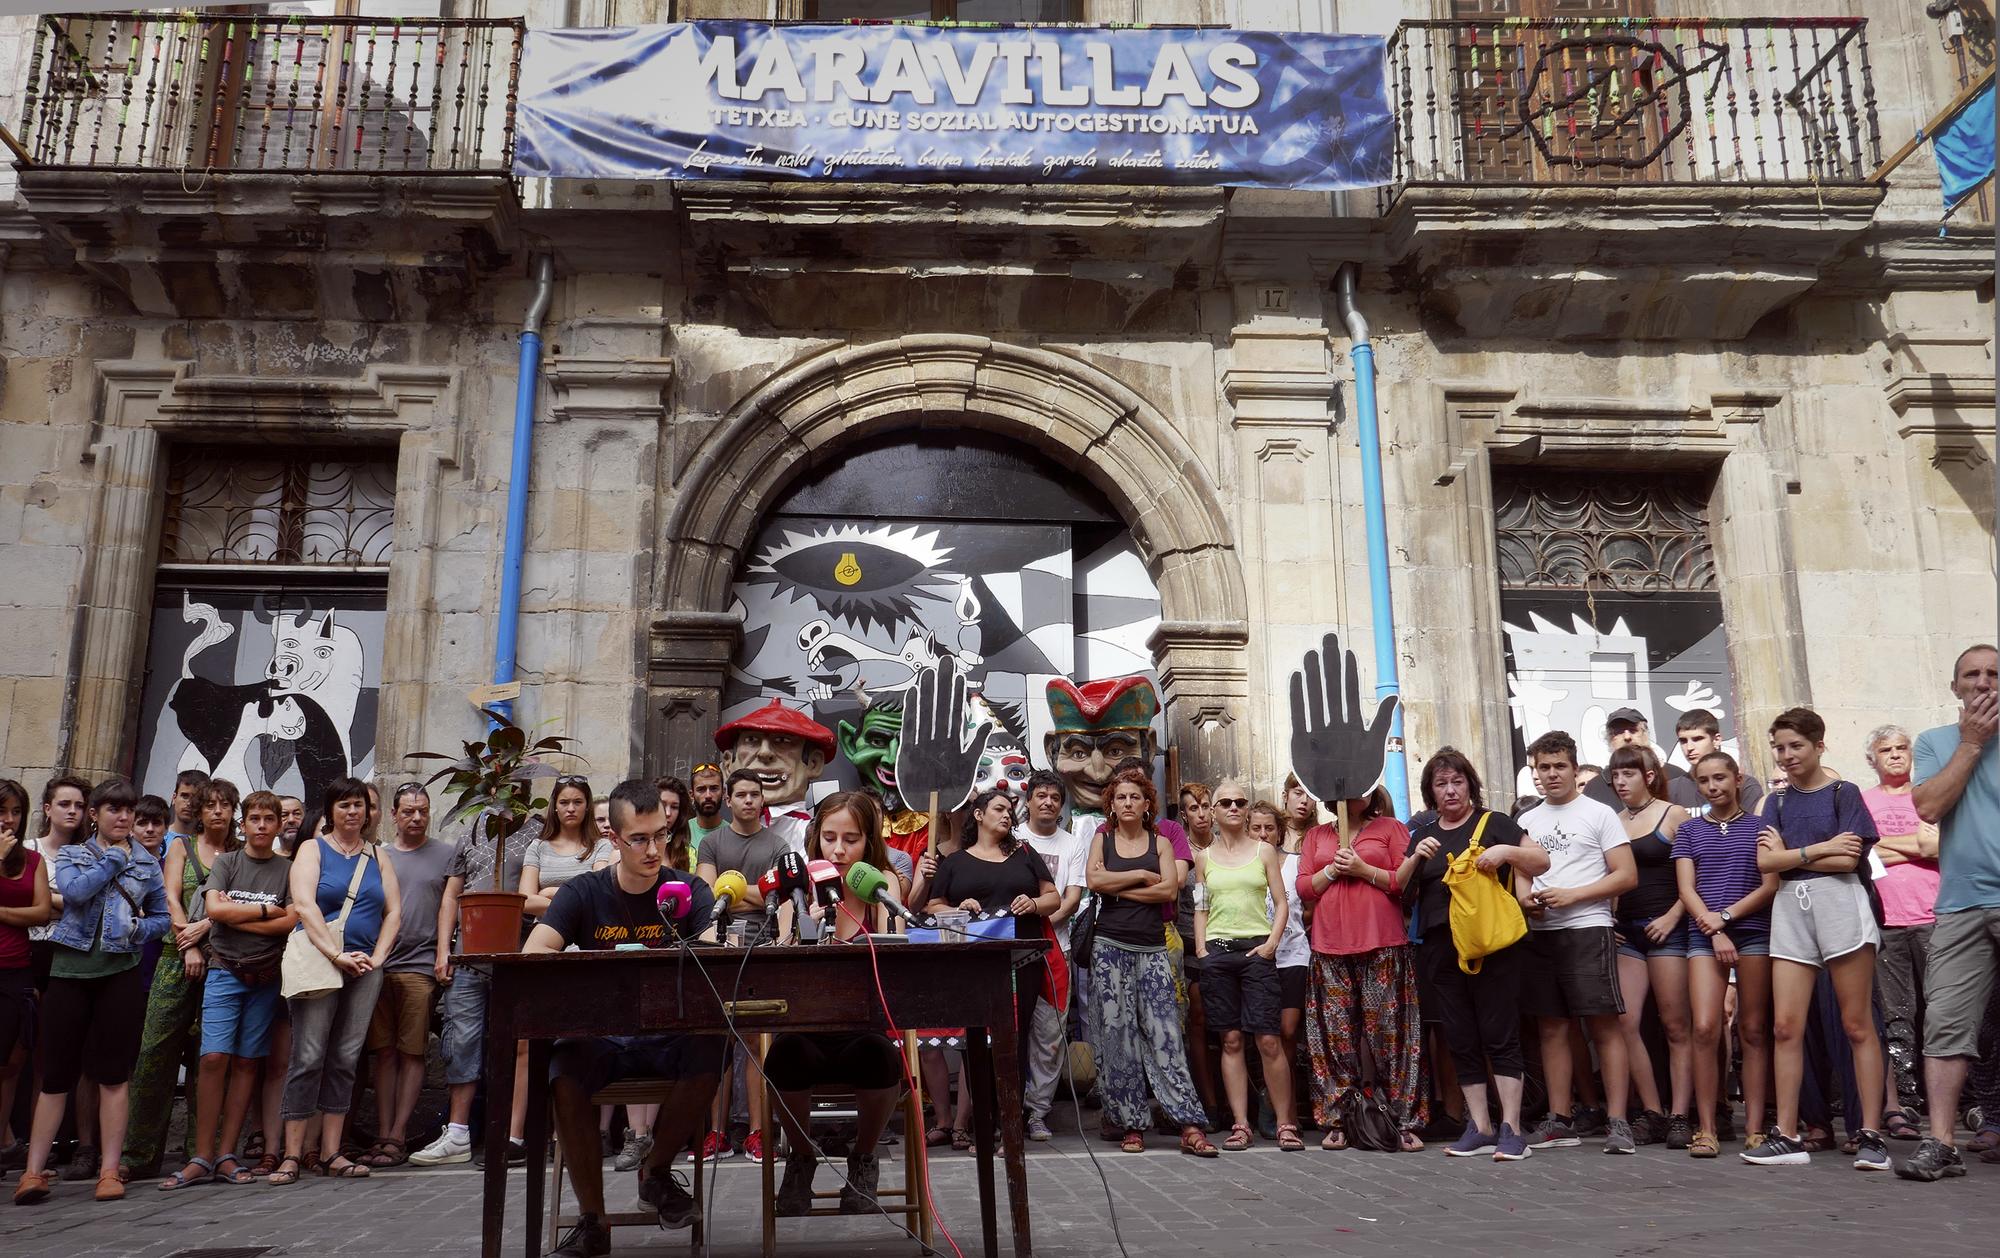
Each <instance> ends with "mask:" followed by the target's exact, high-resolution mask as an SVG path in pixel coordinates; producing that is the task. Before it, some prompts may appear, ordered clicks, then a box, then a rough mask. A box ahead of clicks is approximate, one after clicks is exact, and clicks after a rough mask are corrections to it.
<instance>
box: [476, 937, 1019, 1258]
mask: <svg viewBox="0 0 2000 1258" xmlns="http://www.w3.org/2000/svg"><path fill="white" fill-rule="evenodd" d="M1047 947H1048V943H1047V941H1045V940H1039V939H1034V940H1004V941H1001V940H992V941H980V942H976V943H897V944H883V945H880V946H878V947H876V948H874V949H872V950H871V949H869V948H865V947H857V946H853V945H844V946H840V947H826V948H818V947H801V946H788V947H774V946H770V945H765V946H762V947H757V948H752V949H748V950H746V949H743V948H728V947H718V946H715V945H703V944H696V945H694V946H692V947H691V948H686V949H681V948H675V949H664V948H663V949H654V950H647V951H630V952H551V953H483V954H473V955H468V956H464V957H461V958H459V963H460V964H462V965H468V966H471V967H473V968H475V969H479V970H483V971H485V972H486V973H487V974H489V975H490V976H491V977H492V980H493V981H492V986H491V989H490V991H491V995H490V997H489V1001H488V1005H487V1010H486V1067H485V1070H486V1171H485V1174H486V1179H485V1200H484V1212H483V1217H482V1221H481V1225H480V1253H481V1254H482V1255H483V1258H500V1237H501V1229H502V1226H503V1223H504V1221H505V1218H506V1209H507V1128H508V1120H509V1116H510V1112H511V1106H512V1104H513V1099H514V1044H515V1041H517V1040H526V1041H528V1072H527V1073H528V1125H527V1131H526V1133H525V1135H526V1143H527V1150H526V1152H527V1171H528V1175H527V1211H528V1244H527V1253H528V1258H539V1255H540V1254H541V1236H542V1193H543V1187H544V1185H543V1179H544V1176H545V1174H546V1170H545V1167H544V1159H545V1157H546V1154H547V1148H548V1139H549V1107H548V1099H547V1090H548V1062H549V1051H550V1044H551V1041H553V1040H555V1039H557V1038H568V1037H579V1036H594V1035H640V1034H646V1033H649V1032H651V1033H662V1032H670V1031H682V1032H696V1033H703V1032H714V1033H717V1034H726V1033H727V1028H728V1026H729V1017H730V1016H732V1015H733V1017H734V1020H735V1025H736V1028H737V1030H738V1031H739V1032H741V1033H742V1034H743V1035H744V1036H745V1037H746V1038H747V1037H749V1036H752V1035H756V1034H759V1033H764V1032H782V1031H882V1032H885V1033H886V1032H887V1031H888V1029H889V1020H888V1019H886V1018H884V1016H883V1012H882V998H881V996H880V995H878V994H877V988H876V965H875V963H876V962H879V963H880V966H881V990H882V991H883V992H885V993H887V996H888V1001H889V1009H890V1011H891V1012H892V1013H893V1014H894V1021H895V1026H896V1028H897V1029H899V1030H910V1029H914V1028H924V1027H946V1026H950V1027H957V1026H962V1027H965V1028H966V1029H967V1031H968V1032H978V1031H981V1030H985V1031H989V1032H990V1033H989V1034H985V1035H981V1034H976V1033H969V1034H968V1035H967V1036H966V1052H967V1061H966V1068H967V1070H968V1071H969V1072H970V1078H971V1081H972V1104H973V1129H974V1132H975V1140H976V1148H977V1151H978V1163H979V1166H978V1169H979V1224H980V1230H981V1234H982V1237H983V1239H984V1240H985V1243H986V1255H987V1258H997V1253H998V1248H999V1232H998V1220H997V1217H996V1212H995V1208H994V1198H993V1130H994V1127H995V1126H996V1125H997V1126H998V1128H999V1131H1000V1143H1001V1146H1002V1151H1003V1160H1004V1162H1005V1165H1006V1169H1007V1200H1008V1205H1009V1207H1010V1208H1011V1210H1012V1217H1013V1229H1014V1253H1015V1255H1016V1258H1030V1255H1032V1254H1033V1253H1034V1246H1033V1243H1032V1241H1031V1239H1030V1237H1029V1232H1028V1164H1027V1151H1026V1148H1025V1146H1024V1144H1023V1143H1022V1141H1023V1135H1022V1130H1021V1062H1020V1060H1019V1057H1020V1054H1019V1050H1018V1048H1017V1046H1016V1043H1015V1034H1014V1030H1015V1028H1014V979H1015V974H1016V968H1015V960H1016V958H1017V957H1019V956H1020V955H1021V954H1022V953H1023V952H1040V951H1042V950H1044V949H1046V948H1047ZM871 953H872V957H871ZM1037 973H1038V971H1037V970H1035V969H1032V968H1031V969H1028V970H1025V971H1022V972H1021V974H1022V977H1023V978H1024V979H1026V980H1029V981H1032V980H1033V979H1034V978H1035V977H1036V976H1037ZM704 975H705V976H706V977H704ZM711 985H712V986H711ZM941 1103H944V1104H948V1103H949V1102H948V1099H947V1100H941ZM996 1116H997V1119H998V1122H997V1124H996V1122H995V1121H994V1120H995V1118H996ZM596 1152H597V1151H596V1150H594V1149H593V1150H588V1151H587V1152H586V1156H590V1155H594V1154H595V1153H596Z"/></svg>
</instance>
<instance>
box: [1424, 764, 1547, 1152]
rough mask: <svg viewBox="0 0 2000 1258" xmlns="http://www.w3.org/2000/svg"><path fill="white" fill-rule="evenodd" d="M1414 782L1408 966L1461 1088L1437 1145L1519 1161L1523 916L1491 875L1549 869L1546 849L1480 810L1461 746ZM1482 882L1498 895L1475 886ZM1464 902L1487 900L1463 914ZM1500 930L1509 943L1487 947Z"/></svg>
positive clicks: (1523, 1143)
mask: <svg viewBox="0 0 2000 1258" xmlns="http://www.w3.org/2000/svg"><path fill="white" fill-rule="evenodd" d="M1421 784H1422V789H1423V796H1424V804H1425V805H1426V806H1427V807H1429V808H1432V809H1434V810H1435V811H1436V812H1437V818H1436V819H1435V820H1433V821H1429V822H1426V823H1425V824H1423V825H1421V826H1418V827H1417V829H1416V831H1415V833H1413V834H1412V835H1411V837H1412V839H1414V840H1415V846H1414V847H1413V848H1412V849H1411V855H1412V856H1414V857H1416V858H1417V867H1416V871H1415V873H1414V874H1412V875H1411V878H1410V881H1409V888H1408V894H1409V895H1410V896H1411V897H1412V898H1414V900H1415V901H1416V912H1417V926H1418V929H1419V931H1420V932H1421V938H1420V941H1419V942H1418V945H1417V974H1418V981H1419V984H1420V990H1421V992H1422V1000H1423V1005H1424V1009H1425V1011H1426V1012H1427V1013H1429V1014H1430V1015H1431V1016H1433V1017H1435V1018H1436V1019H1437V1020H1438V1021H1439V1022H1440V1023H1442V1024H1443V1027H1444V1039H1445V1045H1446V1047H1447V1048H1449V1050H1450V1052H1451V1061H1452V1067H1453V1069H1454V1070H1455V1071H1456V1072H1457V1074H1458V1087H1459V1091H1461V1092H1463V1093H1464V1094H1465V1112H1466V1125H1465V1133H1464V1134H1463V1135H1461V1136H1460V1137H1459V1138H1458V1140H1457V1142H1456V1143H1454V1144H1453V1145H1451V1147H1449V1148H1447V1149H1446V1150H1445V1152H1446V1153H1447V1154H1448V1155H1450V1156H1451V1157H1457V1158H1469V1157H1478V1156H1480V1155H1482V1154H1485V1155H1489V1156H1491V1157H1492V1159H1493V1160H1494V1161H1496V1162H1518V1161H1520V1160H1521V1159H1523V1158H1525V1157H1527V1156H1528V1154H1529V1149H1528V1142H1527V1137H1526V1135H1525V1134H1524V1133H1523V1131H1522V1129H1521V1079H1522V1074H1523V1070H1524V1060H1523V1057H1522V1054H1521V1004H1520V988H1521V966H1522V964H1523V962H1524V959H1525V953H1524V950H1523V949H1522V948H1520V947H1519V946H1518V944H1519V940H1520V939H1521V938H1522V937H1523V936H1524V935H1525V934H1526V927H1527V923H1526V922H1525V921H1524V920H1523V919H1522V918H1521V911H1520V907H1519V905H1518V904H1516V903H1515V902H1514V899H1513V896H1512V895H1511V894H1508V893H1507V892H1506V890H1505V886H1504V884H1503V883H1502V882H1501V881H1500V879H1501V878H1502V877H1503V876H1507V877H1512V878H1533V877H1534V876H1535V875H1536V874H1539V873H1542V872H1543V871H1545V870H1546V869H1548V867H1549V856H1548V853H1547V852H1545V851H1543V850H1542V849H1541V848H1540V847H1539V846H1537V845H1536V844H1533V843H1523V842H1521V837H1522V835H1521V828H1520V827H1519V826H1517V825H1515V824H1514V821H1513V819H1512V818H1510V817H1508V816H1507V815H1506V814H1504V813H1497V812H1492V811H1490V810H1488V809H1487V808H1486V806H1485V797H1484V794H1483V790H1482V788H1481V785H1480V781H1479V771H1478V770H1477V769H1475V768H1473V767H1472V761H1470V760H1469V759H1467V758H1466V757H1465V755H1464V753H1462V752H1460V751H1457V750H1455V749H1454V748H1451V747H1445V748H1441V749H1440V750H1439V751H1438V753H1437V754H1436V755H1434V756H1432V757H1431V758H1430V760H1429V761H1427V762H1426V763H1425V764H1424V771H1423V777H1422V781H1421ZM1480 879H1484V880H1486V881H1485V883H1481V882H1480V881H1479V880H1480ZM1452 883H1455V884H1457V885H1456V886H1453V885H1450V884H1452ZM1486 884H1490V887H1488V886H1487V885H1486ZM1486 890H1490V891H1497V892H1499V893H1500V894H1499V895H1497V896H1496V895H1487V896H1484V897H1481V896H1479V895H1478V894H1477V893H1478V892H1480V891H1486ZM1470 905H1485V906H1487V907H1485V908H1484V909H1483V910H1481V911H1477V912H1472V913H1468V912H1467V911H1466V908H1467V907H1469V906H1470ZM1510 907H1511V908H1512V910H1513V913H1512V918H1511V923H1512V927H1513V929H1511V931H1510V928H1509V921H1508V920H1503V919H1502V911H1503V910H1504V909H1506V908H1510ZM1509 933H1511V934H1512V935H1513V939H1514V941H1515V942H1514V943H1512V944H1509V945H1507V946H1505V947H1500V948H1498V949H1497V950H1491V951H1489V949H1491V948H1492V947H1493V945H1494V944H1496V943H1498V942H1499V941H1500V940H1502V939H1505V938H1506V937H1507V935H1508V934H1509ZM1455 936H1465V938H1464V939H1463V940H1461V939H1458V938H1456V937H1455ZM1468 954H1470V955H1468ZM1489 1061H1490V1062H1491V1063H1492V1073H1493V1087H1494V1089H1495V1090H1496V1091H1497V1092H1498V1093H1499V1094H1500V1123H1499V1126H1498V1127H1497V1128H1496V1127H1495V1126H1494V1123H1493V1117H1492V1112H1491V1110H1489V1109H1488V1108H1487V1098H1486V1083H1487V1063H1488V1062H1489Z"/></svg>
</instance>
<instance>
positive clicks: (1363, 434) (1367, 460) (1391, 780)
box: [1334, 262, 1410, 820]
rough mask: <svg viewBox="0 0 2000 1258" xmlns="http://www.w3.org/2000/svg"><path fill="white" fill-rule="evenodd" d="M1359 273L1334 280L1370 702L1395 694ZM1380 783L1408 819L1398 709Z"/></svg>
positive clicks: (1371, 364) (1370, 367)
mask: <svg viewBox="0 0 2000 1258" xmlns="http://www.w3.org/2000/svg"><path fill="white" fill-rule="evenodd" d="M1360 271H1361V268H1360V267H1358V266H1356V265H1355V264H1354V263H1352V262H1349V263H1345V264H1343V265H1342V266H1341V268H1340V271H1339V273H1338V274H1337V275H1336V277H1335V279H1334V291H1335V293H1336V294H1337V295H1338V297H1339V299H1340V317H1341V320H1342V321H1343V322H1345V323H1346V324H1347V335H1348V337H1349V338H1350V339H1352V340H1353V342H1354V348H1353V350H1352V351H1351V352H1352V354H1353V357H1354V411H1355V415H1356V417H1357V418H1358V419H1359V421H1360V428H1359V430H1358V431H1357V432H1356V434H1355V437H1356V439H1357V441H1358V442H1359V443H1360V446H1361V507H1362V511H1363V513H1364V514H1365V515H1366V516H1367V517H1368V601H1369V610H1370V614H1371V617H1372V619H1373V621H1374V625H1375V699H1376V702H1378V703H1379V702H1381V700H1382V699H1383V698H1384V697H1385V696H1387V695H1394V694H1399V693H1400V691H1401V687H1400V686H1399V685H1398V684H1397V680H1396V612H1395V608H1394V607H1393V606H1392V605H1391V604H1390V601H1389V520H1388V513H1387V511H1386V510H1385V508H1384V507H1383V505H1382V436H1381V430H1380V426H1379V425H1378V424H1377V423H1376V419H1375V347H1374V346H1372V345H1370V344H1369V343H1368V320H1367V319H1365V318H1363V317H1362V315H1361V311H1360V310H1359V309H1358V308H1356V306H1355V304H1354V290H1355V285H1356V281H1357V279H1358V278H1359V276H1360ZM1382 782H1383V785H1385V786H1387V787H1388V788H1389V798H1390V799H1392V800H1394V801H1395V804H1396V815H1397V816H1398V817H1401V818H1403V819H1405V820H1408V819H1409V816H1410V769H1409V765H1408V764H1407V763H1406V762H1405V761H1404V759H1403V705H1402V704H1401V703H1398V704H1397V705H1396V710H1395V715H1394V716H1393V717H1391V718H1390V721H1389V754H1388V756H1387V757H1386V758H1385V759H1384V761H1383V765H1382Z"/></svg>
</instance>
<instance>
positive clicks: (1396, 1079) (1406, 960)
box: [1306, 945, 1424, 1131]
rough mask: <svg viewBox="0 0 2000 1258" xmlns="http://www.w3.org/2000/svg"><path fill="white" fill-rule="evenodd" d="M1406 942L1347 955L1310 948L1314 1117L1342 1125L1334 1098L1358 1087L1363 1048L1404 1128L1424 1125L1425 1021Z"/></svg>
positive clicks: (1323, 1124)
mask: <svg viewBox="0 0 2000 1258" xmlns="http://www.w3.org/2000/svg"><path fill="white" fill-rule="evenodd" d="M1410 952H1411V949H1410V948H1409V947H1408V946H1407V945H1397V946H1394V947H1389V948H1377V949H1375V950H1374V951H1373V952H1358V953H1354V954H1352V955H1348V956H1333V955H1330V954H1327V953H1324V952H1315V953H1313V960H1312V990H1311V994H1310V995H1309V996H1308V997H1307V999H1306V1048H1307V1050H1308V1051H1309V1052H1310V1053H1311V1055H1312V1073H1313V1098H1312V1104H1313V1121H1314V1122H1315V1123H1317V1124H1318V1125H1319V1126H1321V1127H1324V1128H1326V1129H1328V1130H1334V1129H1337V1128H1338V1127H1339V1126H1340V1100H1341V1098H1342V1097H1343V1096H1345V1095H1346V1094H1347V1092H1348V1090H1349V1089H1351V1088H1356V1087H1359V1086H1360V1085H1361V1046H1362V1043H1363V1041H1364V1040H1365V1041H1366V1043H1367V1045H1368V1051H1369V1054H1370V1055H1371V1056H1372V1057H1373V1058H1374V1059H1375V1085H1376V1087H1377V1088H1378V1089H1379V1090H1380V1091H1381V1092H1382V1093H1383V1094H1384V1099H1385V1100H1387V1101H1388V1103H1389V1112H1390V1113H1391V1114H1393V1115H1395V1118H1396V1125H1397V1126H1398V1127H1400V1128H1402V1129H1403V1130H1405V1131H1408V1130H1410V1129H1412V1128H1415V1127H1419V1126H1421V1125H1422V1124H1423V1121H1424V1115H1423V1067H1422V1062H1421V1050H1422V1045H1423V1023H1422V1021H1421V1020H1420V1019H1419V1017H1418V1015H1417V967H1416V962H1415V960H1414V959H1413V958H1412V957H1411V955H1410Z"/></svg>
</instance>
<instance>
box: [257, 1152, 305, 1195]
mask: <svg viewBox="0 0 2000 1258" xmlns="http://www.w3.org/2000/svg"><path fill="white" fill-rule="evenodd" d="M286 1167H290V1168H291V1169H290V1170H286V1169H285V1168H286ZM304 1168H305V1160H304V1159H303V1158H295V1157H292V1156H291V1155H290V1154H287V1155H285V1156H284V1157H282V1158H280V1159H278V1165H277V1167H276V1168H275V1169H273V1170H272V1172H271V1178H269V1179H267V1180H265V1181H264V1182H265V1183H267V1184H269V1185H270V1186H271V1187H273V1188H285V1187H288V1186H290V1185H292V1184H296V1183H298V1182H299V1172H300V1171H301V1170H303V1169H304Z"/></svg>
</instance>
